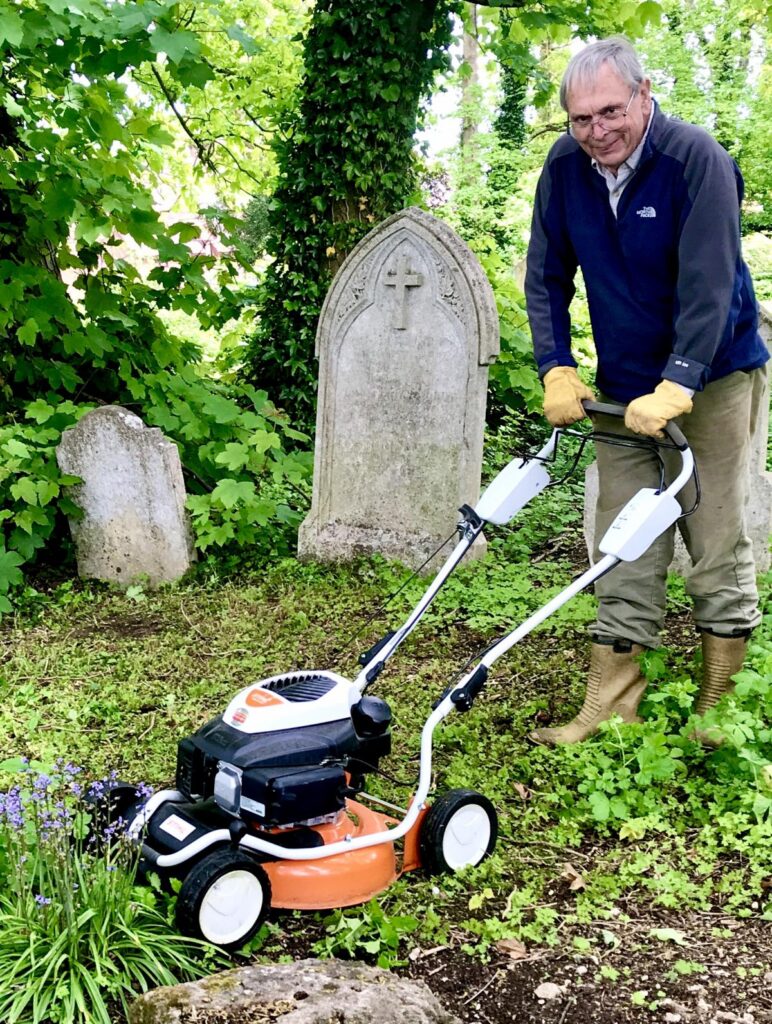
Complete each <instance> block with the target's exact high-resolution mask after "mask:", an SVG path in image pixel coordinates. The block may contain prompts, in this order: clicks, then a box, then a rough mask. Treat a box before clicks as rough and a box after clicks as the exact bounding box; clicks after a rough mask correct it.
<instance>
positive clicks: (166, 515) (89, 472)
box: [56, 405, 193, 586]
mask: <svg viewBox="0 0 772 1024" xmlns="http://www.w3.org/2000/svg"><path fill="white" fill-rule="evenodd" d="M56 457H57V461H58V463H59V468H60V469H61V470H62V472H63V473H68V474H71V475H73V476H77V477H80V478H81V480H82V481H83V482H82V483H80V484H77V485H75V486H74V487H72V488H71V489H70V496H71V497H72V499H73V501H74V502H75V503H76V504H77V505H78V506H79V507H80V509H81V510H82V513H83V515H82V518H79V519H75V518H73V519H71V520H70V530H71V532H72V536H73V540H74V541H75V547H76V553H77V561H78V575H79V576H82V577H89V578H92V579H100V580H108V581H111V582H115V583H120V584H122V585H125V586H129V585H130V584H131V583H133V582H135V581H136V580H138V579H142V580H145V581H147V583H149V584H150V585H151V586H152V585H156V584H158V583H162V582H168V581H171V580H176V579H179V577H180V576H182V574H183V573H184V572H185V571H186V570H187V569H188V568H189V566H190V563H191V561H192V558H193V546H192V541H191V534H190V527H189V523H188V519H187V515H186V512H185V484H184V481H183V478H182V466H181V464H180V456H179V452H178V451H177V446H176V445H175V444H174V443H173V442H171V441H169V440H168V439H167V438H166V437H164V435H163V434H162V433H161V431H160V430H159V429H158V428H157V427H146V426H145V425H144V423H143V422H142V420H141V419H140V418H139V417H138V416H135V415H134V413H132V412H129V411H128V410H127V409H123V408H121V407H120V406H114V405H108V406H104V407H103V408H100V409H92V411H91V412H88V413H86V415H85V416H84V417H83V418H82V419H81V420H80V421H79V423H78V424H77V425H76V426H75V427H73V428H72V429H71V430H66V431H65V432H64V434H63V435H62V440H61V442H60V444H59V447H58V448H57V451H56Z"/></svg>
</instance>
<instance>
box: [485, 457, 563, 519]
mask: <svg viewBox="0 0 772 1024" xmlns="http://www.w3.org/2000/svg"><path fill="white" fill-rule="evenodd" d="M549 482H550V478H549V473H548V472H547V470H546V469H545V467H544V463H543V462H537V461H536V460H534V459H513V460H512V462H510V463H509V465H508V466H505V467H504V468H503V469H502V471H501V472H500V473H499V474H498V475H497V476H496V477H495V478H494V479H493V480H491V482H490V483H489V484H488V486H487V487H486V488H485V490H484V491H483V493H482V495H481V497H480V500H479V501H478V502H477V504H476V505H475V508H474V510H475V512H476V513H477V515H478V516H479V517H480V519H483V520H485V522H486V523H495V524H496V525H498V526H502V525H503V524H504V523H508V522H509V521H510V519H512V518H513V517H514V516H515V515H517V513H518V512H519V511H520V509H521V508H523V507H524V506H525V505H527V504H528V502H529V501H531V499H532V498H535V497H536V495H537V494H541V492H542V491H543V490H544V488H545V487H546V486H547V484H548V483H549Z"/></svg>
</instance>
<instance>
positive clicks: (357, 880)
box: [262, 800, 426, 910]
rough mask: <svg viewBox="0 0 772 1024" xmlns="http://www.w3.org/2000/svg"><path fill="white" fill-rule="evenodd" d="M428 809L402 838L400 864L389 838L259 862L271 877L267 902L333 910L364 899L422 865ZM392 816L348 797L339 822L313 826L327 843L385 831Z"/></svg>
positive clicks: (278, 905)
mask: <svg viewBox="0 0 772 1024" xmlns="http://www.w3.org/2000/svg"><path fill="white" fill-rule="evenodd" d="M425 813H426V811H425V810H424V811H422V812H421V814H419V816H418V818H417V820H416V821H415V823H414V824H413V827H412V828H411V829H410V831H409V832H408V834H407V835H406V836H405V839H404V850H403V855H402V864H401V866H398V858H397V852H396V850H395V849H394V843H393V842H385V843H379V844H378V845H377V846H368V847H365V848H364V849H360V850H351V851H350V852H347V853H338V854H335V855H334V856H332V857H322V858H321V859H320V860H306V861H297V860H276V861H267V862H265V863H264V864H263V865H262V866H263V869H264V870H265V873H266V874H267V875H268V878H269V879H270V882H271V904H272V906H274V907H281V908H283V909H288V910H331V909H333V908H337V907H351V906H354V905H355V904H357V903H366V902H367V901H368V900H370V899H372V897H373V896H377V895H378V894H379V893H381V892H383V890H384V889H386V888H387V887H388V886H389V885H391V883H392V882H393V881H395V880H396V879H397V878H399V877H400V875H402V874H404V872H405V871H412V870H414V869H415V868H417V867H420V864H421V861H420V855H419V850H418V834H419V829H420V826H421V821H422V819H423V816H424V814H425ZM397 824H398V821H397V819H396V818H392V817H390V816H389V815H386V814H381V813H379V812H378V811H374V810H372V809H371V808H370V807H366V806H364V805H363V804H360V803H357V802H356V801H355V800H348V801H347V803H346V811H345V812H342V813H341V814H340V817H339V818H338V820H337V821H334V822H331V823H329V824H326V825H317V826H315V827H314V832H317V833H318V834H319V835H321V836H322V838H323V839H324V842H325V844H329V843H335V842H339V841H340V840H343V839H345V838H346V837H348V836H350V837H351V838H352V839H353V838H354V837H357V836H363V835H374V834H376V833H378V832H388V831H389V830H390V829H391V828H392V827H393V826H394V825H397Z"/></svg>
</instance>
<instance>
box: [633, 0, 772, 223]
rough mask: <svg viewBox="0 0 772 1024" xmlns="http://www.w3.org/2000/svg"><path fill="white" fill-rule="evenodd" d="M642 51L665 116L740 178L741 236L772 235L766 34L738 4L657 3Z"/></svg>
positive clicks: (771, 93) (707, 0)
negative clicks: (655, 22)
mask: <svg viewBox="0 0 772 1024" xmlns="http://www.w3.org/2000/svg"><path fill="white" fill-rule="evenodd" d="M663 11H664V18H663V21H662V25H661V26H658V27H656V28H650V29H649V30H648V31H647V32H646V33H645V34H644V36H643V38H642V40H641V52H642V55H643V58H644V61H645V65H646V67H647V69H649V70H650V71H651V73H652V77H653V86H654V92H655V95H656V96H657V97H658V99H659V100H660V102H661V103H662V105H663V108H664V109H665V110H666V112H668V113H671V114H675V115H676V116H678V117H681V118H683V119H684V120H686V121H691V122H693V123H694V124H699V125H702V126H703V127H705V128H707V129H708V130H709V131H710V132H711V133H712V134H713V135H714V136H715V137H716V139H718V141H719V142H720V143H721V145H722V146H724V147H725V149H727V150H728V151H729V152H730V153H731V154H732V156H734V158H735V159H736V160H737V162H738V164H739V165H740V168H741V170H742V172H743V177H744V179H745V205H744V215H743V225H744V230H745V231H752V230H759V229H761V230H765V231H769V230H770V229H772V171H771V170H770V167H769V160H768V154H769V152H770V149H771V148H772V126H770V121H769V116H768V112H769V108H770V99H771V98H772V80H771V78H770V74H771V70H772V69H770V65H769V43H770V33H769V31H768V30H766V31H765V26H764V25H763V23H761V24H760V23H759V20H758V16H757V13H756V12H755V11H753V10H752V9H751V8H749V7H748V6H747V5H746V4H744V3H741V2H738V0H728V2H727V3H722V4H718V3H716V2H714V0H690V2H688V3H671V2H669V0H665V2H664V3H663Z"/></svg>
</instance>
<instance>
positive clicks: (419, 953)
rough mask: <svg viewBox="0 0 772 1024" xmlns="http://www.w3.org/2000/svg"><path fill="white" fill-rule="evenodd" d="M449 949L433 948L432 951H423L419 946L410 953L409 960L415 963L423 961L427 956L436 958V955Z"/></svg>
mask: <svg viewBox="0 0 772 1024" xmlns="http://www.w3.org/2000/svg"><path fill="white" fill-rule="evenodd" d="M447 948H448V947H447V946H432V948H431V949H421V948H420V947H419V946H414V947H413V949H411V950H410V952H409V953H408V955H407V958H408V960H412V961H413V962H415V961H416V960H423V959H424V957H427V956H434V954H435V953H441V952H442V951H443V950H444V949H447Z"/></svg>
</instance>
